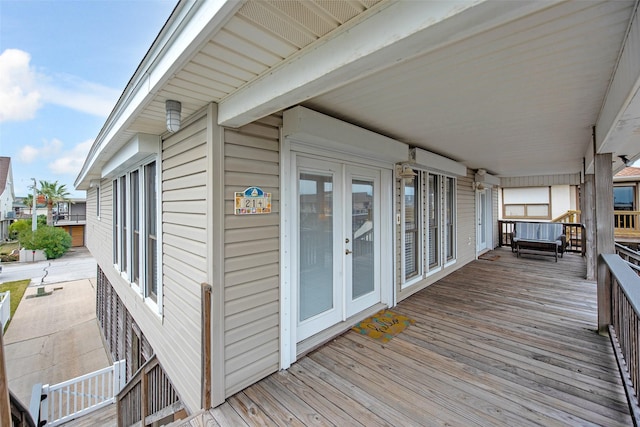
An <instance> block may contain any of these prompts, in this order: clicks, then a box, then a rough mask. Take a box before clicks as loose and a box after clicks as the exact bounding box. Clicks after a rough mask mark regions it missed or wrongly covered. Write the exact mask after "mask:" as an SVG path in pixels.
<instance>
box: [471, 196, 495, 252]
mask: <svg viewBox="0 0 640 427" xmlns="http://www.w3.org/2000/svg"><path fill="white" fill-rule="evenodd" d="M483 195H484V205H483V206H481V205H482V201H483V200H482V199H483V197H482V196H483ZM492 198H493V197H492V192H491V187H486V188H484V189H482V190H476V215H475V216H476V218H475V219H476V254H479V253H480V252H483V251H486V250H487V249H492V248H493V202H492ZM481 215H482V218H481ZM481 226H482V227H483V228H484V235H485V239H484V240H485V241H484V242H481V241H480V232H481V230H480V227H481Z"/></svg>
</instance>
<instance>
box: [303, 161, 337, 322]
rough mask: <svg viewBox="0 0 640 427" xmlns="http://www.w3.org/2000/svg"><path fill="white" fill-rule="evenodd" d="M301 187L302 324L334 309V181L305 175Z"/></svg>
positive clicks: (326, 177)
mask: <svg viewBox="0 0 640 427" xmlns="http://www.w3.org/2000/svg"><path fill="white" fill-rule="evenodd" d="M298 184H299V200H298V203H299V212H300V236H299V241H300V256H299V259H300V266H299V271H300V283H299V298H300V300H299V310H298V312H299V321H301V322H302V321H303V320H306V319H309V318H311V317H313V316H315V315H317V314H320V313H323V312H325V311H327V310H329V309H331V308H333V179H332V177H331V176H327V175H318V174H312V173H301V174H300V180H299V183H298Z"/></svg>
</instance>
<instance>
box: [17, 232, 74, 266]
mask: <svg viewBox="0 0 640 427" xmlns="http://www.w3.org/2000/svg"><path fill="white" fill-rule="evenodd" d="M18 240H19V241H20V244H21V245H22V247H23V248H25V249H28V250H35V249H42V250H44V253H45V255H46V256H47V259H53V258H60V257H61V256H62V255H64V253H65V252H67V250H69V248H70V247H71V236H70V235H69V233H67V232H66V231H64V230H63V229H62V228H58V227H49V226H46V225H45V226H42V227H40V226H39V227H38V229H37V230H36V231H35V233H34V232H33V231H31V229H29V230H27V231H23V232H22V233H20V234H19V236H18Z"/></svg>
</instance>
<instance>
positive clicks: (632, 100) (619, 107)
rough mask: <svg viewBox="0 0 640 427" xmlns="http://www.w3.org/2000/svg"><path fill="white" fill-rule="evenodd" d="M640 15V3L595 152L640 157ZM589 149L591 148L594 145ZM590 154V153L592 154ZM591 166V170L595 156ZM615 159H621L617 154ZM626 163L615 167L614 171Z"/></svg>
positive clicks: (610, 91)
mask: <svg viewBox="0 0 640 427" xmlns="http://www.w3.org/2000/svg"><path fill="white" fill-rule="evenodd" d="M639 142H640V17H639V13H638V6H637V5H636V9H635V11H634V14H633V17H632V20H631V22H630V24H629V30H628V32H627V36H626V37H625V41H624V44H623V45H622V47H621V51H620V56H619V58H618V62H617V64H616V68H615V71H614V74H613V78H612V80H611V84H610V85H609V89H608V91H607V95H606V98H605V101H604V104H603V106H602V109H601V111H600V115H599V117H598V121H597V124H596V134H595V152H596V153H597V154H600V153H615V154H616V155H621V154H625V155H627V156H628V157H629V158H630V159H633V160H637V159H638V158H639V157H640V144H639ZM588 151H591V147H590V148H589V150H588ZM588 154H589V153H588ZM585 158H587V159H589V163H588V165H587V169H589V170H591V169H592V168H591V167H592V166H593V164H592V162H593V155H590V156H585ZM614 160H616V161H618V160H617V158H615V157H614ZM622 167H624V165H622V164H619V165H618V166H617V167H615V166H614V170H616V169H621V168H622Z"/></svg>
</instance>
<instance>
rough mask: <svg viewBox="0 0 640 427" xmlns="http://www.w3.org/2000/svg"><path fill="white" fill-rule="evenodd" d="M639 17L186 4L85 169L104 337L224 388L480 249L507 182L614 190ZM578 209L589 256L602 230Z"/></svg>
mask: <svg viewBox="0 0 640 427" xmlns="http://www.w3.org/2000/svg"><path fill="white" fill-rule="evenodd" d="M639 25H640V23H639V22H638V16H637V10H636V2H634V1H616V2H593V1H581V2H559V3H548V2H488V1H480V2H478V1H462V2H455V3H454V2H451V3H450V2H445V1H439V2H415V1H406V2H402V1H401V2H388V1H380V2H378V1H376V0H369V1H354V2H321V1H312V0H304V1H303V0H301V1H288V2H265V1H256V0H249V1H246V2H219V1H208V0H201V1H180V2H179V3H178V5H177V7H176V9H175V10H174V12H173V13H172V15H171V17H169V20H168V22H167V24H166V25H165V27H164V28H163V29H162V31H161V33H160V34H159V36H158V37H157V39H156V40H155V41H154V44H153V45H152V46H151V48H150V50H149V51H148V53H147V55H146V56H145V58H144V59H143V60H142V63H141V64H140V66H139V67H138V69H137V70H136V72H135V74H134V75H133V77H132V78H131V80H130V82H129V84H128V86H127V87H126V89H125V90H124V93H123V95H122V96H121V97H120V99H119V101H118V104H117V105H116V107H115V108H114V110H113V112H112V113H111V115H110V116H109V118H108V119H107V122H106V123H105V125H104V126H103V128H102V131H101V133H100V134H99V135H98V137H97V138H96V140H95V142H94V145H93V147H92V148H91V150H90V152H89V154H88V156H87V158H86V160H85V163H84V165H83V167H82V170H81V172H80V173H79V175H78V177H77V179H76V183H75V184H76V187H77V188H78V189H81V190H86V191H87V227H86V240H87V243H86V244H87V247H88V248H89V250H90V251H91V253H92V254H93V256H94V257H95V258H96V259H97V262H98V285H97V294H98V307H97V309H98V319H99V322H100V325H101V328H102V332H103V334H104V337H105V342H106V343H107V345H108V347H109V352H110V353H111V354H112V356H113V357H114V358H115V359H126V360H127V364H128V371H129V375H131V374H132V373H133V372H135V371H136V369H137V368H138V367H139V366H141V364H142V363H144V362H145V361H146V360H148V359H149V358H150V357H151V355H152V354H155V355H156V356H157V359H158V361H159V362H160V363H161V365H162V367H163V368H164V370H165V372H166V374H167V375H168V377H169V378H170V381H171V383H172V385H173V387H175V389H176V390H177V392H178V394H179V396H180V398H181V400H182V402H183V403H184V405H185V406H186V407H187V408H188V410H189V411H192V412H193V411H197V410H198V409H199V408H201V407H209V406H216V405H219V404H220V403H222V402H223V401H224V399H225V398H227V397H228V396H230V395H232V394H234V393H236V392H238V391H240V390H242V389H243V388H245V387H247V386H248V385H250V384H252V383H254V382H255V381H258V380H259V379H261V378H263V377H265V376H267V375H269V374H271V373H273V372H275V371H278V370H279V369H287V368H288V367H289V366H290V365H291V364H292V363H293V362H295V361H296V360H297V359H298V358H299V357H300V356H301V355H303V354H305V353H306V352H308V351H309V350H311V349H313V348H314V347H316V346H318V345H320V344H322V343H323V342H326V341H327V340H329V339H331V337H333V336H335V335H336V334H338V333H340V332H341V331H344V330H346V329H348V328H350V327H351V326H352V325H353V324H354V323H355V322H357V321H358V320H359V319H362V318H364V317H365V316H367V315H369V314H371V313H373V312H375V311H376V310H378V309H380V308H382V307H385V306H394V305H395V304H396V303H397V302H398V301H400V300H403V299H405V298H407V297H408V296H410V295H412V294H414V293H415V292H417V291H419V290H421V289H423V288H425V287H426V286H429V285H430V284H432V283H434V282H435V281H437V280H438V279H441V278H443V277H445V276H447V275H449V274H451V273H452V272H454V271H456V270H457V269H459V268H460V267H462V266H464V265H465V264H467V263H469V262H471V261H473V260H475V259H476V258H477V256H478V255H479V254H481V253H482V252H484V251H486V250H488V249H491V248H493V247H494V246H495V245H496V242H497V238H496V233H497V231H496V230H497V218H498V209H499V205H498V194H499V193H500V185H502V183H503V182H506V180H513V182H516V181H519V182H524V181H527V182H532V181H533V180H534V179H539V178H533V177H543V178H544V179H547V180H549V182H552V184H537V185H546V186H551V185H559V186H575V185H580V188H581V192H582V194H586V195H587V196H584V197H582V203H583V204H585V206H586V207H585V208H584V209H583V212H585V211H588V212H592V211H596V213H597V212H599V210H601V209H603V208H602V206H605V205H606V206H611V203H612V201H611V202H609V201H608V200H607V197H608V198H609V199H611V196H610V189H611V179H612V176H613V169H612V168H619V167H621V163H620V162H619V161H617V160H616V159H617V158H618V157H617V156H618V155H619V154H625V155H627V156H628V157H629V158H631V159H636V158H638V157H639V156H640V144H638V141H637V133H635V134H634V132H633V129H637V128H638V127H639V126H640V123H639V120H640V119H633V118H634V117H635V118H637V117H640V99H639V96H638V94H637V93H636V92H634V91H635V90H636V89H635V88H637V82H638V81H640V67H635V68H634V67H623V66H619V65H620V64H627V63H632V64H634V63H635V64H637V63H639V62H640V46H639V45H638V43H640V37H639V36H638V34H640V29H639V28H638V27H639ZM167 125H168V126H169V130H167ZM594 125H595V133H594V132H593V126H594ZM634 138H635V139H634ZM612 160H616V163H613V164H612ZM612 165H613V166H612ZM540 179H542V178H540ZM527 185H529V184H527ZM517 186H518V185H510V186H509V187H517ZM520 186H523V185H520ZM606 189H608V190H609V191H608V192H607V191H606ZM607 194H609V196H607ZM602 198H604V200H605V202H606V203H604V204H602V203H596V201H599V200H602ZM606 217H607V215H602V214H601V215H600V216H599V217H598V218H599V222H598V224H599V226H600V225H603V226H604V229H606V225H607V223H606V221H607V220H606V219H605V220H602V221H605V222H604V223H602V222H601V219H600V218H606ZM608 217H611V215H610V213H609V214H608ZM611 220H612V219H611ZM586 226H587V230H588V231H589V232H588V233H587V235H588V237H587V238H588V239H589V240H588V247H589V252H588V253H587V264H588V266H589V268H590V270H589V271H590V272H592V271H593V269H594V260H595V259H597V256H598V254H599V253H600V252H606V251H607V250H612V249H607V248H608V247H609V246H607V245H606V244H605V243H608V242H609V241H610V242H611V248H612V247H613V246H612V245H613V242H612V240H613V238H612V237H611V238H609V239H608V240H607V237H606V234H604V233H601V234H599V235H598V239H599V240H598V241H599V242H601V243H600V245H601V246H598V248H596V244H595V242H596V240H595V237H594V236H595V234H594V233H595V223H594V222H593V221H590V220H589V218H587V220H586ZM611 228H612V227H611ZM592 232H593V233H592ZM603 242H604V243H603ZM591 274H593V273H591ZM207 286H211V288H212V298H211V300H210V301H211V302H210V304H209V303H208V301H209V299H208V298H207V295H208V293H207ZM460 286H464V284H463V283H461V284H460ZM600 286H602V284H600ZM203 307H204V308H203ZM207 313H211V317H210V318H209V317H207Z"/></svg>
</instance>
